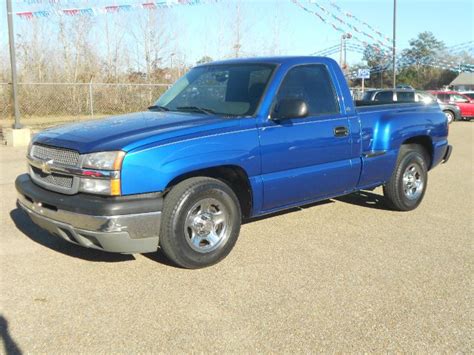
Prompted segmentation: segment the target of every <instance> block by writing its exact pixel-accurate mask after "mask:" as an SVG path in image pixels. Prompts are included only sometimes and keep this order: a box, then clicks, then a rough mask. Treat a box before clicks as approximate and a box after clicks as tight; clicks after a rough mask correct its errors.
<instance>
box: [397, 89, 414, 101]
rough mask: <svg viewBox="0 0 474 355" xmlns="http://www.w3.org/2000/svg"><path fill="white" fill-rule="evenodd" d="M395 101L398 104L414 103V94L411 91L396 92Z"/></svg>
mask: <svg viewBox="0 0 474 355" xmlns="http://www.w3.org/2000/svg"><path fill="white" fill-rule="evenodd" d="M397 101H398V102H414V101H415V93H414V92H412V91H406V92H405V91H398V92H397Z"/></svg>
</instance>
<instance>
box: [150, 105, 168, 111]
mask: <svg viewBox="0 0 474 355" xmlns="http://www.w3.org/2000/svg"><path fill="white" fill-rule="evenodd" d="M148 109H149V110H150V111H152V110H158V111H169V110H170V109H169V108H168V107H165V106H160V105H152V106H149V107H148Z"/></svg>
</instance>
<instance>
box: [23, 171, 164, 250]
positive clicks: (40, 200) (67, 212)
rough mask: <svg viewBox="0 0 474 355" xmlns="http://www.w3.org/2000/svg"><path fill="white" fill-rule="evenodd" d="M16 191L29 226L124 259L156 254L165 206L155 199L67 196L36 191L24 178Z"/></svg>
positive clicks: (28, 179)
mask: <svg viewBox="0 0 474 355" xmlns="http://www.w3.org/2000/svg"><path fill="white" fill-rule="evenodd" d="M15 186H16V189H17V191H18V201H17V203H18V206H19V207H20V208H22V209H23V210H24V211H25V212H26V213H27V214H28V215H29V217H30V218H31V220H32V221H33V223H35V224H37V225H38V226H39V227H41V228H43V229H45V230H47V231H49V232H50V233H52V234H54V235H56V236H59V237H61V238H63V239H64V240H66V241H68V242H71V243H74V244H78V245H81V246H83V247H87V248H93V249H99V250H104V251H109V252H116V253H127V254H131V253H147V252H154V251H156V250H157V249H158V237H159V230H160V222H161V209H162V205H163V199H162V196H161V194H159V193H156V194H145V195H134V196H121V197H99V196H93V195H86V194H77V195H72V196H69V195H64V194H59V193H56V192H52V191H49V190H45V189H43V188H41V187H39V186H38V185H36V184H34V183H33V182H32V180H31V178H30V177H29V176H28V175H27V174H24V175H20V176H19V177H18V178H17V179H16V182H15Z"/></svg>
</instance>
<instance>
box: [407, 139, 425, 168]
mask: <svg viewBox="0 0 474 355" xmlns="http://www.w3.org/2000/svg"><path fill="white" fill-rule="evenodd" d="M404 144H418V145H420V146H422V147H423V149H424V150H425V151H426V154H428V157H429V159H430V161H429V162H428V163H429V164H428V166H429V167H431V162H432V161H433V142H432V140H431V138H430V137H429V136H417V137H411V138H409V139H407V140H405V141H404V142H403V143H402V145H404Z"/></svg>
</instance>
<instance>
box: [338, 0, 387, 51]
mask: <svg viewBox="0 0 474 355" xmlns="http://www.w3.org/2000/svg"><path fill="white" fill-rule="evenodd" d="M329 4H330V5H331V7H333V8H335V9H336V10H337V11H338V12H339V13H341V14H343V15H344V16H346V17H348V18H350V19H351V20H353V21H355V22H357V23H359V24H361V25H362V26H365V27H367V28H368V29H370V30H371V31H372V32H374V33H375V34H377V35H378V36H379V37H380V38H382V39H384V40H385V41H386V42H388V43H391V42H392V39H391V38H389V37H388V36H385V35H384V34H383V33H382V32H380V31H379V30H377V29H376V28H374V27H373V26H371V25H370V24H368V23H367V22H365V21H363V20H361V19H359V18H358V17H357V16H355V15H353V14H352V13H350V12H348V11H344V10H343V9H342V8H341V7H340V6H339V5H337V4H336V2H335V1H329Z"/></svg>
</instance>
